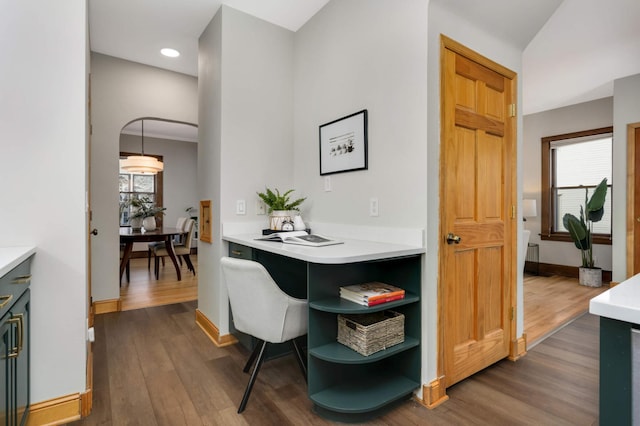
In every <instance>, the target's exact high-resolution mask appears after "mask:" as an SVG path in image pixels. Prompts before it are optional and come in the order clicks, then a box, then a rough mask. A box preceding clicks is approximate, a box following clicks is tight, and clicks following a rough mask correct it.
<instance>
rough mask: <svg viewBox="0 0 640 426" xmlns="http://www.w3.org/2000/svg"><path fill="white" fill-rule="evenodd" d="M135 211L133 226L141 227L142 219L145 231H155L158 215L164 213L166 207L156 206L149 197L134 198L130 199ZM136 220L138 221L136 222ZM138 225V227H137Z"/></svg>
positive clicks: (132, 220)
mask: <svg viewBox="0 0 640 426" xmlns="http://www.w3.org/2000/svg"><path fill="white" fill-rule="evenodd" d="M130 204H131V206H132V207H134V208H135V211H134V212H133V213H132V214H131V219H130V223H131V228H132V229H134V230H135V229H140V224H139V223H140V221H142V227H143V228H144V229H145V231H153V230H155V229H156V216H157V215H159V214H164V211H165V210H166V209H167V208H166V207H156V206H155V203H153V202H152V201H151V200H150V199H149V197H141V198H133V199H131V201H130ZM134 221H136V222H135V223H134ZM136 225H137V227H136Z"/></svg>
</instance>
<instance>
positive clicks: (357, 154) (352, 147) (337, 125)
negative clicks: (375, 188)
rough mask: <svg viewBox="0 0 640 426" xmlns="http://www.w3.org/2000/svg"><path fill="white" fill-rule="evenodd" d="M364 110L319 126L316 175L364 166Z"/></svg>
mask: <svg viewBox="0 0 640 426" xmlns="http://www.w3.org/2000/svg"><path fill="white" fill-rule="evenodd" d="M367 115H368V113H367V110H366V109H363V110H362V111H358V112H355V113H353V114H350V115H347V116H345V117H342V118H338V119H337V120H333V121H331V122H329V123H325V124H322V125H321V126H320V129H319V132H320V176H324V175H330V174H334V173H344V172H353V171H356V170H367V168H368V156H369V155H368V142H367V127H368V126H367Z"/></svg>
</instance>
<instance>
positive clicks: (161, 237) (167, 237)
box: [120, 226, 185, 281]
mask: <svg viewBox="0 0 640 426" xmlns="http://www.w3.org/2000/svg"><path fill="white" fill-rule="evenodd" d="M183 234H185V231H184V230H182V229H178V228H169V227H166V226H161V227H158V228H156V229H154V230H153V231H147V230H145V229H144V228H142V229H135V230H134V229H133V228H131V227H121V228H120V244H124V252H123V254H122V259H121V260H120V280H121V281H122V274H123V273H124V271H125V269H126V267H127V264H128V263H129V259H131V252H132V251H133V244H134V243H149V242H153V241H164V243H165V246H166V248H167V254H168V255H169V258H170V259H171V261H172V262H173V266H175V268H176V274H177V275H178V281H180V280H182V274H181V273H180V265H178V259H176V253H175V251H174V250H173V240H174V238H175V237H176V236H179V235H183Z"/></svg>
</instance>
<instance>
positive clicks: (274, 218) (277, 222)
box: [269, 210, 291, 231]
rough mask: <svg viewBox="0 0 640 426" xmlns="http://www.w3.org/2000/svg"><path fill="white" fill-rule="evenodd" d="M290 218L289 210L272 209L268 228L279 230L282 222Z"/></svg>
mask: <svg viewBox="0 0 640 426" xmlns="http://www.w3.org/2000/svg"><path fill="white" fill-rule="evenodd" d="M285 220H291V212H290V211H289V210H274V211H272V212H271V214H269V229H271V230H272V231H281V230H282V222H284V221H285Z"/></svg>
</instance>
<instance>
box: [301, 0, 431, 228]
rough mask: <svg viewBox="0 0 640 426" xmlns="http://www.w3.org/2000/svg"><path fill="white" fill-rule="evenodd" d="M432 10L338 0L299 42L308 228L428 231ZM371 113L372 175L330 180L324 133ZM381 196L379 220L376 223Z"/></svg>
mask: <svg viewBox="0 0 640 426" xmlns="http://www.w3.org/2000/svg"><path fill="white" fill-rule="evenodd" d="M426 23H427V2H426V1H423V0H410V1H402V2H391V1H388V0H355V1H331V2H329V3H328V4H327V5H326V6H325V7H324V8H322V9H321V10H320V11H319V12H318V13H317V14H316V15H315V16H314V17H313V18H312V19H311V20H310V21H309V22H307V23H306V24H305V25H304V26H303V27H302V28H301V29H300V30H298V32H297V33H296V35H295V62H294V67H295V75H294V78H295V91H294V92H295V108H294V117H295V120H294V122H295V124H294V125H295V133H294V137H295V158H294V160H295V161H294V172H295V188H296V190H297V192H299V193H300V195H304V196H308V197H309V198H308V200H307V201H305V203H304V204H303V207H302V213H303V217H304V218H305V220H312V221H314V222H327V223H341V224H354V225H355V224H357V225H365V226H380V227H405V228H424V227H425V221H426V209H427V197H426V195H427V186H426V185H427V172H426V167H425V163H426V159H427V144H426V142H427V121H426V112H427V86H426V83H427V82H426V75H427V44H426V42H427V32H426ZM362 109H367V110H368V121H369V125H368V146H369V149H368V154H369V156H368V157H369V165H368V170H363V171H354V172H347V173H339V174H333V175H330V179H331V182H332V191H331V192H325V191H324V176H320V163H319V161H320V160H319V141H318V138H319V135H318V126H320V125H322V124H324V123H327V122H330V121H333V120H335V119H338V118H340V117H343V116H346V115H349V114H352V113H355V112H357V111H360V110H362ZM372 197H375V198H378V203H379V216H378V217H371V216H369V199H370V198H372Z"/></svg>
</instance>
